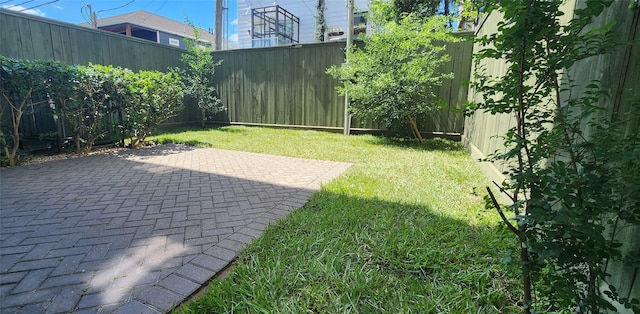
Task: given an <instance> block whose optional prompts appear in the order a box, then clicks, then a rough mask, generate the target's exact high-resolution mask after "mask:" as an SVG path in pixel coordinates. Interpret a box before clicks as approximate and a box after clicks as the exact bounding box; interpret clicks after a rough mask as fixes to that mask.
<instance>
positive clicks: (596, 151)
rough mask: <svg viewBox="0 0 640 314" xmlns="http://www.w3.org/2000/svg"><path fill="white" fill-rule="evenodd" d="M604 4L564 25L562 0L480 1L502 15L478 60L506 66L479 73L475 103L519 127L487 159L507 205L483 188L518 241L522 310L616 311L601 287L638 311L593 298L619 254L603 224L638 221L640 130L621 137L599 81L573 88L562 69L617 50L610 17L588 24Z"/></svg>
mask: <svg viewBox="0 0 640 314" xmlns="http://www.w3.org/2000/svg"><path fill="white" fill-rule="evenodd" d="M611 2H612V1H610V0H608V1H602V0H586V1H585V5H584V6H583V8H580V9H576V10H575V12H574V14H575V15H574V18H573V19H572V20H570V21H569V22H568V23H566V24H563V23H561V21H560V17H561V16H562V15H563V14H564V13H563V12H562V10H561V7H560V6H561V4H562V1H546V0H522V1H510V0H486V1H483V2H482V3H481V5H482V6H483V7H484V8H485V10H487V11H488V12H490V11H491V10H498V11H500V12H501V13H502V14H503V17H504V21H503V22H500V24H499V25H500V27H499V28H498V32H497V33H494V34H490V35H486V36H485V37H483V38H481V39H480V42H481V43H482V44H484V45H485V48H484V49H483V50H481V51H480V52H479V53H478V55H477V56H478V57H480V58H482V59H487V58H488V59H502V60H503V62H504V64H506V73H505V74H504V75H497V76H492V75H488V74H486V73H483V71H480V72H479V73H476V90H477V91H479V92H480V93H481V95H482V97H483V101H482V102H480V103H478V104H477V105H478V108H479V109H481V110H484V111H485V112H489V113H492V114H495V113H501V114H509V115H512V116H513V117H514V122H515V123H514V126H513V127H511V128H510V129H509V130H508V131H507V132H506V133H505V134H503V135H502V138H503V140H504V142H503V143H504V147H505V148H506V150H505V151H504V152H501V151H496V152H495V153H493V154H492V155H491V156H490V157H489V159H490V160H492V161H495V162H500V163H505V166H506V167H505V172H504V174H505V175H506V176H507V178H506V181H505V182H503V183H502V184H501V185H498V187H499V188H500V190H501V191H502V192H503V193H505V195H507V196H508V197H509V198H510V199H511V201H512V202H510V204H509V205H501V204H500V203H499V202H498V201H497V199H496V197H495V196H494V195H493V193H492V192H491V190H490V189H489V188H487V191H488V193H489V199H490V203H491V204H492V205H493V207H495V208H496V209H497V211H498V213H499V214H500V216H501V218H502V219H503V222H504V223H505V225H506V226H507V227H508V229H509V230H510V231H511V232H513V234H514V236H515V237H517V239H518V241H519V246H518V251H519V254H518V258H516V259H514V260H518V262H519V266H520V267H521V277H522V282H523V312H524V313H526V314H529V313H536V311H538V310H544V311H547V312H556V311H557V312H564V311H567V312H574V313H599V312H600V311H601V309H602V308H609V309H611V308H612V307H611V304H610V303H609V301H608V300H607V299H606V298H604V297H603V294H602V293H604V294H605V295H607V297H608V298H610V299H613V300H618V301H620V302H622V303H624V304H625V305H626V306H627V307H632V306H635V309H636V310H638V308H637V305H633V304H632V302H636V304H637V300H636V301H632V300H628V299H625V298H624V296H619V295H618V294H617V293H616V290H615V289H614V288H615V287H612V288H611V289H610V290H605V291H604V292H602V293H601V284H602V281H603V280H604V279H605V278H606V277H607V274H606V273H605V267H604V265H605V263H607V262H608V261H610V260H616V259H621V258H622V256H621V252H620V251H619V250H618V248H619V246H620V243H618V242H617V240H616V239H615V236H611V235H610V234H608V233H607V232H606V228H607V226H608V224H611V225H610V226H611V228H612V229H615V225H616V224H618V223H620V224H622V223H625V221H626V222H628V223H635V224H638V223H639V222H640V219H638V217H640V213H639V212H638V209H637V208H636V207H634V206H635V205H637V204H639V202H638V194H637V193H633V191H638V189H639V188H638V186H639V185H640V182H639V181H640V180H639V179H638V178H640V175H638V171H639V170H640V160H639V159H638V158H637V156H638V153H639V152H640V145H639V143H640V141H639V139H640V137H639V132H637V129H636V131H634V132H628V134H625V132H624V129H620V126H619V125H618V123H616V122H615V121H616V119H617V120H618V121H620V122H624V123H628V121H625V120H624V117H613V118H612V117H607V116H604V115H603V114H602V113H603V112H606V108H603V107H602V106H603V105H602V104H603V103H604V101H605V99H606V93H605V91H604V90H603V89H602V88H601V87H600V84H599V82H597V81H596V82H592V83H590V84H588V85H586V86H584V87H583V91H580V88H576V86H575V83H574V82H573V81H572V77H571V75H570V74H571V72H570V71H568V69H570V68H571V67H572V66H573V65H575V64H576V62H578V61H580V60H585V59H586V58H589V57H592V56H596V55H599V54H602V53H607V52H610V51H612V50H613V47H614V46H613V45H612V42H613V40H612V37H611V32H610V31H611V29H612V28H611V27H612V25H613V24H608V25H605V26H603V27H600V28H593V29H591V30H587V29H586V28H585V27H586V26H587V25H589V24H590V23H591V21H592V19H593V18H594V17H596V16H598V15H600V14H601V13H602V12H603V10H604V9H605V8H606V7H607V6H609V5H610V4H611ZM583 62H584V61H583ZM581 88H582V87H581ZM576 91H578V92H576ZM636 110H637V109H636ZM625 173H626V174H630V175H625ZM506 210H509V211H511V212H512V214H513V217H512V218H508V217H507V215H506V214H505V211H506ZM614 309H615V308H614Z"/></svg>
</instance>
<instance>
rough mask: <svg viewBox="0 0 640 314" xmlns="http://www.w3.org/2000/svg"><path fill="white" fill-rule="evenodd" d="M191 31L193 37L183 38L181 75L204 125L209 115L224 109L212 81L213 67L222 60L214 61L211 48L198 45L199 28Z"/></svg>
mask: <svg viewBox="0 0 640 314" xmlns="http://www.w3.org/2000/svg"><path fill="white" fill-rule="evenodd" d="M192 26H193V25H192ZM193 32H194V34H193V36H194V38H193V39H191V38H185V43H186V45H187V53H183V54H182V56H181V59H182V62H184V63H185V65H186V70H185V71H182V72H181V75H182V78H183V81H184V85H185V89H184V93H185V95H186V96H189V97H191V98H192V99H194V100H195V102H196V104H197V105H198V109H199V110H200V121H201V122H202V126H204V125H205V122H206V120H207V119H208V118H209V117H210V116H211V115H214V114H216V113H217V112H220V111H222V110H224V107H223V106H222V103H221V102H220V99H219V98H218V97H217V93H216V88H215V82H214V75H215V69H216V67H217V66H219V65H220V64H221V63H222V60H220V61H217V62H216V61H214V60H213V55H212V54H211V49H208V48H204V47H200V46H199V40H200V33H201V30H200V29H199V28H197V27H193Z"/></svg>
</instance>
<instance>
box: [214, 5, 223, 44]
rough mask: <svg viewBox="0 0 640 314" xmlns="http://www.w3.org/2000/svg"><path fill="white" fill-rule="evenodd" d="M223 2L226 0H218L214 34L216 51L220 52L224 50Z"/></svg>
mask: <svg viewBox="0 0 640 314" xmlns="http://www.w3.org/2000/svg"><path fill="white" fill-rule="evenodd" d="M223 1H224V0H216V12H215V13H216V15H215V23H214V30H213V31H214V33H215V35H216V37H215V38H216V42H215V44H216V50H220V49H221V48H222V16H223V10H224V9H223V7H224V5H223Z"/></svg>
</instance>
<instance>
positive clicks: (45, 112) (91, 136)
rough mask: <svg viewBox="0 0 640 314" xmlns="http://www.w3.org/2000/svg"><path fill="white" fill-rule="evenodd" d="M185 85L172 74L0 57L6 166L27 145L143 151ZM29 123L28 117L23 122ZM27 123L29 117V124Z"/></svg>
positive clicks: (1, 143)
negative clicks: (115, 146) (128, 146)
mask: <svg viewBox="0 0 640 314" xmlns="http://www.w3.org/2000/svg"><path fill="white" fill-rule="evenodd" d="M183 90H184V86H183V84H182V82H181V80H180V77H179V75H178V74H176V73H175V72H171V71H169V72H167V73H163V72H158V71H139V72H132V71H130V70H127V69H123V68H119V67H112V66H102V65H93V64H89V65H88V66H70V65H67V64H65V63H62V62H58V61H41V60H35V61H30V60H16V59H10V58H6V57H3V56H0V147H1V149H2V153H3V155H4V156H3V158H6V162H7V163H8V165H10V166H14V165H15V164H16V162H17V161H18V160H19V154H18V152H19V149H20V148H21V147H22V148H25V145H24V144H25V142H28V141H29V140H35V141H38V142H41V141H42V140H48V141H49V148H53V147H54V146H55V147H56V148H57V149H60V148H62V147H63V146H64V145H67V144H68V145H70V146H73V147H74V149H75V151H76V153H86V152H88V151H90V150H91V148H92V146H93V145H94V144H96V143H117V142H120V143H122V144H124V140H125V138H131V145H132V146H138V145H140V144H141V143H142V142H143V141H144V139H145V137H146V136H147V135H148V134H149V133H150V131H151V129H152V128H153V127H154V126H156V125H157V124H159V123H160V122H162V121H165V120H166V119H168V118H170V117H172V116H175V115H177V114H178V113H179V112H180V111H181V110H182V108H183ZM25 116H27V117H25ZM28 116H31V117H28Z"/></svg>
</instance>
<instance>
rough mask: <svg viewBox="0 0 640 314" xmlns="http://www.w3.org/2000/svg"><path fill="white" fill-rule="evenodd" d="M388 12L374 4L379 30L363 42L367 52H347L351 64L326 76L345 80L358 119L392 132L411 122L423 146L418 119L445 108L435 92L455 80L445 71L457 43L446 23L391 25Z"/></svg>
mask: <svg viewBox="0 0 640 314" xmlns="http://www.w3.org/2000/svg"><path fill="white" fill-rule="evenodd" d="M389 6H390V4H388V3H385V2H383V1H374V6H373V7H372V10H371V13H372V14H371V18H370V20H371V21H372V22H373V24H374V25H380V27H379V29H378V30H377V31H375V32H374V33H373V34H372V35H366V36H364V43H365V48H364V49H360V48H353V49H352V50H351V51H347V54H348V59H349V63H348V64H346V65H345V66H342V67H337V66H333V67H331V68H329V69H328V70H327V72H328V73H329V74H331V75H332V76H333V77H334V78H337V79H340V80H342V82H343V85H342V86H340V87H338V91H339V92H340V93H341V94H345V93H348V94H349V97H351V99H352V103H351V105H350V107H349V109H350V111H351V113H352V114H353V115H354V117H356V118H361V119H371V120H374V121H380V122H384V123H385V124H386V125H387V126H391V125H392V124H395V123H397V122H400V121H408V122H409V126H410V127H411V130H412V132H413V134H414V136H415V137H416V138H418V139H419V140H420V141H421V142H422V136H421V135H420V131H419V130H418V126H417V124H416V118H417V117H421V116H424V115H426V114H428V113H432V112H435V111H436V110H438V109H439V108H440V107H441V105H440V103H441V101H439V100H438V98H437V96H436V95H435V93H434V91H435V90H437V88H438V86H439V85H440V84H441V82H442V80H443V79H447V78H452V77H453V74H452V73H442V72H441V71H440V66H441V65H442V64H443V63H445V62H447V61H449V59H450V57H449V55H447V54H446V53H445V52H444V50H445V46H444V42H446V41H450V42H453V41H456V40H457V39H456V38H455V37H453V36H452V35H450V34H448V33H447V30H446V28H445V24H446V23H445V20H443V18H441V17H433V18H431V19H429V20H427V21H424V22H423V21H420V20H418V19H414V18H413V17H412V15H405V16H403V17H402V18H400V20H399V22H395V21H393V20H391V21H389V16H388V14H389V12H391V10H390V7H389ZM437 42H438V43H437Z"/></svg>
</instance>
